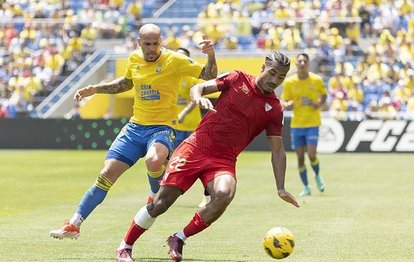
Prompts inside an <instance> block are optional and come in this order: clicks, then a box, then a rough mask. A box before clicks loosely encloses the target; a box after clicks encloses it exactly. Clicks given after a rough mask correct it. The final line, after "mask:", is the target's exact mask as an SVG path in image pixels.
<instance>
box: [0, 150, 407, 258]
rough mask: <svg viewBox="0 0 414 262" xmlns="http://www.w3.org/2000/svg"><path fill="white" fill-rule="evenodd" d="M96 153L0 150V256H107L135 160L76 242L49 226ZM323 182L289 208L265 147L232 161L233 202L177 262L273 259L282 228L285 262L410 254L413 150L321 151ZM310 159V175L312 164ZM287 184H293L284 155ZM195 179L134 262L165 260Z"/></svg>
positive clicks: (91, 174) (136, 185)
mask: <svg viewBox="0 0 414 262" xmlns="http://www.w3.org/2000/svg"><path fill="white" fill-rule="evenodd" d="M104 156H105V152H104V151H63V150H62V151H59V150H55V151H48V150H1V151H0V261H68V262H69V261H115V259H114V254H115V252H114V251H115V249H116V248H117V247H118V244H119V242H120V241H121V240H122V238H123V236H124V234H125V231H126V229H127V228H128V226H129V224H130V222H131V219H132V218H133V217H134V215H135V213H136V211H137V210H138V209H139V208H140V207H142V206H143V205H144V202H145V200H146V194H147V191H148V183H147V181H146V176H145V175H144V174H145V169H144V166H143V162H142V161H140V162H139V163H138V164H137V165H136V166H134V167H133V168H131V169H130V170H129V171H128V172H127V173H125V174H124V175H123V176H122V177H121V178H120V180H118V181H117V183H116V184H115V185H114V186H113V188H112V189H111V191H110V193H109V195H108V197H107V198H106V200H105V201H104V202H103V204H101V205H100V206H99V207H98V208H97V209H96V210H95V212H94V213H92V215H91V216H90V217H89V218H88V219H87V220H86V222H85V223H84V224H83V226H82V230H81V236H80V238H79V239H78V240H68V239H65V240H57V239H53V238H51V237H49V234H48V232H49V231H50V230H52V229H56V228H58V227H59V226H61V224H62V223H63V220H64V219H69V218H70V217H71V216H72V214H73V212H74V211H75V208H76V206H77V204H78V202H79V200H80V198H81V197H82V195H83V193H84V192H85V191H86V190H87V189H88V188H89V187H90V186H91V185H92V183H93V182H94V180H95V178H96V176H97V174H98V172H99V170H100V169H101V167H102V163H103V159H104ZM319 158H320V161H321V172H322V175H323V177H324V179H325V182H326V185H327V189H326V192H324V193H319V192H317V190H316V187H315V181H314V179H313V175H312V174H310V176H309V178H310V182H311V187H312V189H313V191H312V196H310V197H306V198H299V200H300V203H301V205H302V206H301V207H300V208H295V207H293V206H291V205H289V204H287V203H285V202H283V201H282V200H281V199H279V198H278V196H277V194H276V189H275V183H274V179H273V175H272V172H271V166H270V155H269V153H268V152H244V153H243V154H242V155H241V156H240V157H239V160H238V163H237V172H238V174H237V175H238V190H237V193H236V197H235V199H234V200H233V203H232V204H231V205H230V207H229V208H228V209H227V211H226V212H225V213H224V215H223V216H222V217H221V218H220V219H219V220H218V221H217V222H216V223H215V224H213V225H212V226H211V227H210V228H208V229H207V230H205V231H204V232H202V233H201V234H199V235H196V236H194V237H192V238H190V239H188V240H187V245H186V246H184V261H193V262H194V261H203V262H218V261H220V262H236V261H251V262H257V261H259V262H261V261H264V262H266V261H273V260H272V259H271V258H269V257H268V256H267V255H266V254H265V253H264V251H263V249H262V238H263V236H264V234H265V232H266V231H267V230H269V229H270V228H272V227H275V226H283V227H286V228H288V229H290V230H291V231H292V232H293V234H294V235H295V237H296V248H295V251H294V252H293V253H292V255H291V256H290V257H288V258H286V259H285V260H284V261H306V262H308V261H315V262H320V261H341V262H342V261H358V262H359V261H362V262H365V261H373V262H374V261H375V262H377V261H384V262H385V261H387V262H388V261H414V248H413V242H414V171H413V170H414V155H413V154H351V153H348V154H321V155H319ZM307 164H308V172H309V173H311V172H310V171H311V168H310V167H309V161H307ZM286 189H287V190H288V191H290V192H292V193H294V194H295V195H296V196H298V193H299V192H300V190H301V183H300V180H299V176H298V174H297V170H296V157H295V155H294V154H293V153H288V170H287V180H286ZM201 196H202V187H201V183H199V182H197V184H196V186H195V187H193V188H192V189H191V190H190V191H189V192H188V193H187V194H186V195H184V196H182V197H181V198H179V200H178V201H177V202H176V203H175V204H174V205H173V206H172V208H171V209H170V210H168V211H167V213H165V214H164V215H162V216H161V217H159V218H158V220H157V221H156V222H155V224H154V226H153V227H152V228H151V230H149V231H148V232H147V233H146V234H144V235H143V237H142V238H141V239H140V240H138V242H137V243H136V245H135V248H134V252H133V255H134V256H135V258H136V260H137V261H152V262H156V261H157V262H159V261H161V262H162V261H169V257H168V255H167V247H166V244H165V240H166V238H167V237H168V236H169V235H170V234H171V233H174V232H176V231H177V230H179V229H181V228H182V227H183V226H185V225H186V224H187V222H188V221H189V220H190V219H191V217H192V216H193V214H194V212H195V211H196V209H197V205H198V203H199V201H200V200H201Z"/></svg>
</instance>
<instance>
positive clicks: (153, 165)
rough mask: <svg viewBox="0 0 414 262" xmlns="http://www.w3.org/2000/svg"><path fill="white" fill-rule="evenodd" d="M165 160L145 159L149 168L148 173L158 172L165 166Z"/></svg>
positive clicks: (157, 158)
mask: <svg viewBox="0 0 414 262" xmlns="http://www.w3.org/2000/svg"><path fill="white" fill-rule="evenodd" d="M164 162H165V159H164V158H159V157H147V158H146V159H145V165H146V166H147V169H148V171H151V172H156V171H158V170H160V169H161V167H162V165H163V164H164Z"/></svg>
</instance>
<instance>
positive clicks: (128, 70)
mask: <svg viewBox="0 0 414 262" xmlns="http://www.w3.org/2000/svg"><path fill="white" fill-rule="evenodd" d="M124 77H125V78H126V79H132V73H131V55H130V56H129V57H128V60H127V66H126V69H125V75H124Z"/></svg>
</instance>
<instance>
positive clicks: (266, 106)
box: [265, 103, 272, 112]
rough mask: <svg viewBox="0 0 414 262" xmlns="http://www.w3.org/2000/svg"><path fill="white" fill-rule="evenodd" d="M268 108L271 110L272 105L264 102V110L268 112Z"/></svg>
mask: <svg viewBox="0 0 414 262" xmlns="http://www.w3.org/2000/svg"><path fill="white" fill-rule="evenodd" d="M270 110H272V106H271V105H270V104H268V103H266V104H265V111H266V112H269V111H270Z"/></svg>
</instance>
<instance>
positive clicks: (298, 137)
mask: <svg viewBox="0 0 414 262" xmlns="http://www.w3.org/2000/svg"><path fill="white" fill-rule="evenodd" d="M290 136H291V142H292V149H296V148H299V147H303V146H305V145H317V144H318V136H319V127H307V128H291V130H290Z"/></svg>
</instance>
